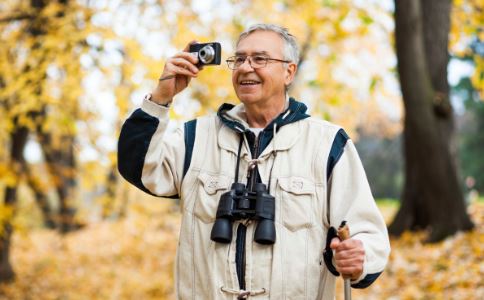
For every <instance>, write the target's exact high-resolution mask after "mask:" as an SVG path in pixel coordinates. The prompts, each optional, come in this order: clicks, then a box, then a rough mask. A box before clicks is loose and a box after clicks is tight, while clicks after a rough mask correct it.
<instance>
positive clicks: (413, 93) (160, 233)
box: [0, 0, 484, 299]
mask: <svg viewBox="0 0 484 300" xmlns="http://www.w3.org/2000/svg"><path fill="white" fill-rule="evenodd" d="M395 1H396V2H393V1H391V0H384V1H377V0H342V1H333V0H319V1H317V0H312V1H309V0H238V1H235V0H205V1H195V0H192V1H190V0H148V1H141V0H110V1H104V0H3V1H1V2H0V41H1V43H0V145H1V146H0V200H1V201H0V299H174V297H175V296H174V286H173V282H174V278H173V270H174V266H173V261H174V256H175V251H176V246H177V236H178V230H179V223H180V214H179V207H178V203H177V201H176V200H170V199H161V198H155V197H151V196H149V195H146V194H143V193H142V192H140V191H137V190H136V189H135V188H133V187H131V186H130V185H129V184H128V183H127V182H125V181H124V180H123V179H122V178H121V177H120V175H119V174H118V172H117V166H116V143H117V138H118V134H119V130H120V127H121V125H122V123H123V121H124V119H125V118H127V117H128V116H129V114H130V113H131V112H132V111H133V110H134V109H136V108H137V107H139V105H140V104H141V101H142V98H143V96H144V94H146V93H148V92H150V91H151V90H152V89H153V88H154V87H155V86H156V84H157V78H158V77H159V75H160V74H161V71H162V69H163V64H164V61H165V59H166V58H167V57H169V56H171V55H173V54H175V53H176V52H177V51H180V49H183V48H184V46H185V45H186V44H187V42H189V41H191V40H193V39H195V40H197V41H199V42H209V41H218V42H220V43H221V44H222V49H223V57H222V59H223V60H225V59H226V58H227V57H229V56H231V55H232V54H233V51H234V41H235V40H236V38H237V36H238V34H239V33H240V32H241V31H242V30H243V29H244V28H246V27H247V26H249V25H251V24H254V23H260V22H269V23H276V24H281V25H283V26H285V27H287V28H288V29H289V30H290V32H292V33H293V34H294V35H295V36H296V38H297V39H298V41H299V44H300V47H301V63H300V65H299V72H298V74H297V77H296V81H295V83H294V85H293V86H292V89H291V91H290V94H291V95H292V96H293V97H295V98H296V99H298V100H300V101H302V102H304V103H305V104H306V105H307V106H308V108H309V111H310V113H311V115H313V116H317V117H320V118H323V119H326V120H328V121H331V122H333V123H336V124H339V125H341V126H343V127H344V128H345V129H346V131H347V132H348V133H349V135H350V137H351V138H352V139H353V140H354V141H355V142H356V146H357V148H358V151H359V153H360V156H361V158H362V160H363V163H364V166H365V169H366V172H367V176H368V179H369V182H370V185H371V187H372V191H373V194H374V196H375V198H376V200H377V203H378V205H379V207H380V209H381V211H382V213H383V214H384V216H385V219H386V221H387V223H388V226H389V231H390V233H391V234H392V239H391V243H392V254H391V257H390V262H389V265H388V267H387V270H386V271H385V272H384V274H383V275H382V276H381V278H380V279H379V280H377V282H376V283H375V284H373V285H372V286H370V287H369V288H368V289H366V290H362V291H354V298H356V299H484V264H483V263H482V261H483V258H484V230H483V226H482V225H483V224H484V198H483V197H482V196H481V195H482V193H483V192H484V176H483V175H482V174H484V151H483V150H484V102H483V95H484V71H483V70H484V58H483V54H484V30H483V29H484V28H483V24H484V13H483V10H484V1H482V0H454V1H449V0H428V1H423V0H422V1H418V0H406V1H397V0H395ZM224 102H231V103H237V98H236V97H235V94H234V92H233V89H232V84H231V77H230V70H229V69H228V68H227V66H226V65H225V64H222V65H220V66H216V67H206V68H205V69H204V70H203V72H201V74H200V75H199V77H198V78H197V79H195V80H192V82H191V84H190V86H189V88H188V89H186V90H185V91H184V92H183V93H181V94H180V95H179V96H178V97H177V98H176V101H175V102H174V104H173V106H172V109H171V111H170V114H171V118H172V122H171V123H170V128H171V130H173V129H174V128H176V127H177V126H180V125H182V124H183V122H185V121H187V120H190V119H193V118H195V117H196V116H199V115H202V114H207V113H213V112H215V111H216V109H217V108H218V106H219V105H220V104H222V103H224ZM337 288H338V293H337V295H338V296H337V299H342V298H343V291H342V289H341V283H340V282H339V283H338V287H337Z"/></svg>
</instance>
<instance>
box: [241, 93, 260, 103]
mask: <svg viewBox="0 0 484 300" xmlns="http://www.w3.org/2000/svg"><path fill="white" fill-rule="evenodd" d="M238 97H239V100H240V102H242V103H244V104H251V103H255V102H258V101H259V99H260V97H259V96H257V95H251V94H242V95H239V96H238Z"/></svg>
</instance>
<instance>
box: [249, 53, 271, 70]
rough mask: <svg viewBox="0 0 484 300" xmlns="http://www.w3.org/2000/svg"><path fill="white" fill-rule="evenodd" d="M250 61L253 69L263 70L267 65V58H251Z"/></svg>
mask: <svg viewBox="0 0 484 300" xmlns="http://www.w3.org/2000/svg"><path fill="white" fill-rule="evenodd" d="M251 61H252V67H253V68H263V67H265V66H266V65H267V58H266V57H264V56H252V58H251Z"/></svg>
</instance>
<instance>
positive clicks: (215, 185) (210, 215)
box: [193, 173, 231, 223]
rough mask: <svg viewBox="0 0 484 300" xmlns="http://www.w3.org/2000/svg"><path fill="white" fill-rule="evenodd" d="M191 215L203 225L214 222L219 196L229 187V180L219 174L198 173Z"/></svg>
mask: <svg viewBox="0 0 484 300" xmlns="http://www.w3.org/2000/svg"><path fill="white" fill-rule="evenodd" d="M198 180H199V181H200V183H199V184H198V191H197V195H196V196H195V200H194V201H195V204H194V206H193V214H194V215H195V216H196V217H198V218H199V219H200V220H202V221H203V222H204V223H213V222H215V217H216V215H217V206H218V202H219V199H220V195H222V193H223V192H225V191H226V190H227V189H228V188H229V186H230V180H231V178H230V177H228V176H225V175H221V174H208V173H200V175H199V176H198Z"/></svg>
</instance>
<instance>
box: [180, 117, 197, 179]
mask: <svg viewBox="0 0 484 300" xmlns="http://www.w3.org/2000/svg"><path fill="white" fill-rule="evenodd" d="M196 131H197V119H194V120H191V121H188V122H186V123H185V162H184V164H183V177H185V174H186V173H187V171H188V168H190V163H191V162H192V155H193V146H194V145H195V134H196Z"/></svg>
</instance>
